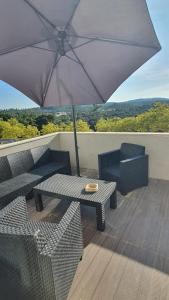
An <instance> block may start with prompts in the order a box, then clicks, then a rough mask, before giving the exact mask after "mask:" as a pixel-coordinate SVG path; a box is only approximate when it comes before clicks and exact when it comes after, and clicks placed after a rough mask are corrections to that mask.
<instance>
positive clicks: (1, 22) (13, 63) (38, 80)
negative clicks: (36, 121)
mask: <svg viewBox="0 0 169 300" xmlns="http://www.w3.org/2000/svg"><path fill="white" fill-rule="evenodd" d="M159 50H160V45H159V42H158V39H157V37H156V34H155V32H154V28H153V26H152V23H151V19H150V16H149V13H148V10H147V5H146V1H145V0H105V1H103V0H81V1H79V0H69V1H63V0H49V1H46V0H1V1H0V79H2V80H4V81H6V82H7V83H9V84H11V85H12V86H14V87H15V88H17V89H19V90H20V91H21V92H23V93H24V94H25V95H27V96H28V97H30V98H31V99H32V100H34V101H35V102H36V103H38V104H40V105H42V106H52V105H57V106H58V105H65V104H89V103H91V104H92V103H103V102H105V101H107V100H108V99H109V97H110V96H111V95H112V93H113V92H114V91H115V90H116V89H117V88H118V87H119V85H120V84H121V83H122V82H123V81H124V80H125V79H126V78H128V77H129V76H130V75H131V74H132V73H133V72H134V71H135V70H136V69H137V68H139V67H140V66H141V65H142V64H143V63H144V62H146V61H147V60H148V59H149V58H150V57H152V56H153V55H154V54H155V53H157V52H158V51H159Z"/></svg>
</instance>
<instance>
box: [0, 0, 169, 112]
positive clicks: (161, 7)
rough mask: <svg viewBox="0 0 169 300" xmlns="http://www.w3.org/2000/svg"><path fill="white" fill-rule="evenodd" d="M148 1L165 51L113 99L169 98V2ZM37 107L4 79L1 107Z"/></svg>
mask: <svg viewBox="0 0 169 300" xmlns="http://www.w3.org/2000/svg"><path fill="white" fill-rule="evenodd" d="M147 4H148V7H149V12H150V15H151V18H152V21H153V24H154V27H155V31H156V33H157V36H158V39H159V41H160V44H161V46H162V50H161V51H160V52H159V53H157V54H156V55H155V56H154V57H153V58H151V59H150V60H149V61H148V62H147V63H146V64H144V65H143V66H142V67H141V68H140V69H138V70H137V71H136V72H135V73H134V74H133V75H132V76H130V77H129V78H128V79H127V80H126V81H125V82H124V83H123V84H122V85H121V86H120V87H119V88H118V90H117V91H116V92H115V93H114V94H113V95H112V97H111V98H110V101H113V102H118V101H126V100H132V99H138V98H153V97H165V98H169V33H168V28H169V1H168V0H147ZM35 106H36V104H35V103H34V102H33V101H31V100H30V99H29V98H27V97H26V96H24V95H23V94H22V93H20V92H19V91H17V90H16V89H14V88H12V87H10V86H9V85H7V84H6V83H4V82H2V81H0V109H4V108H30V107H35Z"/></svg>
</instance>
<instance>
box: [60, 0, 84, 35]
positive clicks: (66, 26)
mask: <svg viewBox="0 0 169 300" xmlns="http://www.w3.org/2000/svg"><path fill="white" fill-rule="evenodd" d="M79 3H80V1H79V2H78V3H77V4H76V5H75V8H74V11H73V13H72V15H71V17H70V19H69V20H68V22H67V24H66V25H65V28H64V30H66V29H67V28H68V26H69V25H70V22H71V21H72V19H73V17H74V14H75V12H76V9H77V7H78V5H79Z"/></svg>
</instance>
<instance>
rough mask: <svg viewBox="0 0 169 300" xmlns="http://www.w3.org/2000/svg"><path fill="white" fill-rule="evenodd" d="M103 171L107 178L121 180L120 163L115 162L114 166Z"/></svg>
mask: <svg viewBox="0 0 169 300" xmlns="http://www.w3.org/2000/svg"><path fill="white" fill-rule="evenodd" d="M103 173H104V175H105V177H106V178H105V179H106V180H110V181H116V182H117V181H119V180H120V164H115V165H113V166H110V167H107V168H104V170H103Z"/></svg>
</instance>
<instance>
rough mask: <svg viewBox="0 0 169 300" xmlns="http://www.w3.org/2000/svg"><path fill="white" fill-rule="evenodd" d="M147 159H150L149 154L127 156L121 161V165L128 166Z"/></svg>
mask: <svg viewBox="0 0 169 300" xmlns="http://www.w3.org/2000/svg"><path fill="white" fill-rule="evenodd" d="M145 159H146V160H147V159H148V155H138V156H135V157H132V158H127V159H124V160H121V161H120V167H122V168H127V167H129V166H132V165H136V164H137V163H138V162H139V163H140V162H141V161H144V160H145Z"/></svg>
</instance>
